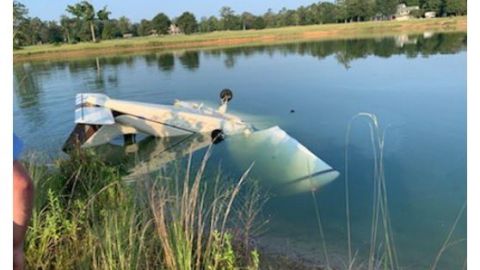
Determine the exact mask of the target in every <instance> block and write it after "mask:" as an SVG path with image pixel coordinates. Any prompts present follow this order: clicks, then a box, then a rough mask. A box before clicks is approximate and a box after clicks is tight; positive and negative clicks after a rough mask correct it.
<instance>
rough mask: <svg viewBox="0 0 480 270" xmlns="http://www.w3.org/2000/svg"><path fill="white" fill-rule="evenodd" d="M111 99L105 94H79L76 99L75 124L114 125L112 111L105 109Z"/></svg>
mask: <svg viewBox="0 0 480 270" xmlns="http://www.w3.org/2000/svg"><path fill="white" fill-rule="evenodd" d="M109 99H110V98H109V97H107V96H106V95H103V94H89V93H86V94H84V93H81V94H77V96H76V98H75V105H76V106H77V109H75V123H76V124H90V125H112V124H114V123H115V119H114V118H113V114H112V111H111V110H110V109H108V108H105V107H103V106H104V105H105V103H106V102H107V101H108V100H109Z"/></svg>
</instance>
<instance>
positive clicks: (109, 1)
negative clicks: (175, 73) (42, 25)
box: [19, 0, 318, 22]
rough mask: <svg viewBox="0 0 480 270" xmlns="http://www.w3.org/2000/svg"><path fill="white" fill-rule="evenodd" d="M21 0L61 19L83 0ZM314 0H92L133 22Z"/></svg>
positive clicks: (32, 11) (33, 11)
mask: <svg viewBox="0 0 480 270" xmlns="http://www.w3.org/2000/svg"><path fill="white" fill-rule="evenodd" d="M19 2H20V3H22V4H24V5H25V6H27V8H28V10H29V16H30V17H39V18H40V19H42V20H56V21H58V20H59V18H60V16H61V15H62V14H66V11H65V8H66V7H67V5H71V4H74V3H77V2H80V0H55V1H52V0H19ZM53 2H54V3H55V4H53ZM315 2H318V0H282V1H278V0H223V1H220V0H203V1H200V0H198V1H192V0H175V1H155V0H135V1H131V0H90V3H92V4H93V6H94V7H95V9H96V10H98V9H101V8H103V6H108V10H110V11H111V12H112V14H111V15H110V17H111V18H118V17H120V16H126V17H128V18H129V19H130V20H131V21H132V22H139V21H140V20H141V19H152V18H153V17H154V16H155V15H156V14H157V13H159V12H163V13H165V14H167V15H168V16H169V17H171V18H172V17H178V16H180V14H182V12H184V11H190V12H192V13H193V14H195V16H196V17H197V20H199V19H200V18H201V17H202V16H211V15H215V16H217V17H218V16H219V12H218V11H219V10H220V8H221V7H222V6H229V7H231V8H232V9H233V10H234V11H235V12H236V13H242V12H243V11H249V12H251V13H253V14H256V15H258V14H263V13H265V12H266V11H267V9H268V8H272V10H273V11H275V12H276V11H278V10H280V9H281V8H282V7H286V8H289V9H294V8H297V7H299V6H302V5H304V6H306V5H310V4H312V3H315ZM47 3H48V4H47Z"/></svg>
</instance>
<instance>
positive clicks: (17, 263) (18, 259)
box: [13, 245, 24, 270]
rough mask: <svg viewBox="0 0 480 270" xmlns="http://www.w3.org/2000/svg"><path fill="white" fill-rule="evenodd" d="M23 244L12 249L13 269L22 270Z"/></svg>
mask: <svg viewBox="0 0 480 270" xmlns="http://www.w3.org/2000/svg"><path fill="white" fill-rule="evenodd" d="M23 258H24V256H23V245H20V246H19V247H17V248H14V249H13V270H23V265H24V261H23V260H24V259H23Z"/></svg>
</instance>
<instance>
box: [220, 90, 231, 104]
mask: <svg viewBox="0 0 480 270" xmlns="http://www.w3.org/2000/svg"><path fill="white" fill-rule="evenodd" d="M232 98H233V92H232V90H230V89H228V88H225V89H223V90H222V91H221V92H220V99H221V100H222V102H229V101H230V100H232Z"/></svg>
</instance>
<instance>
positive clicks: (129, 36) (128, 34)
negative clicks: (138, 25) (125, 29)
mask: <svg viewBox="0 0 480 270" xmlns="http://www.w3.org/2000/svg"><path fill="white" fill-rule="evenodd" d="M131 37H133V34H132V33H125V34H123V38H131Z"/></svg>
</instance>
